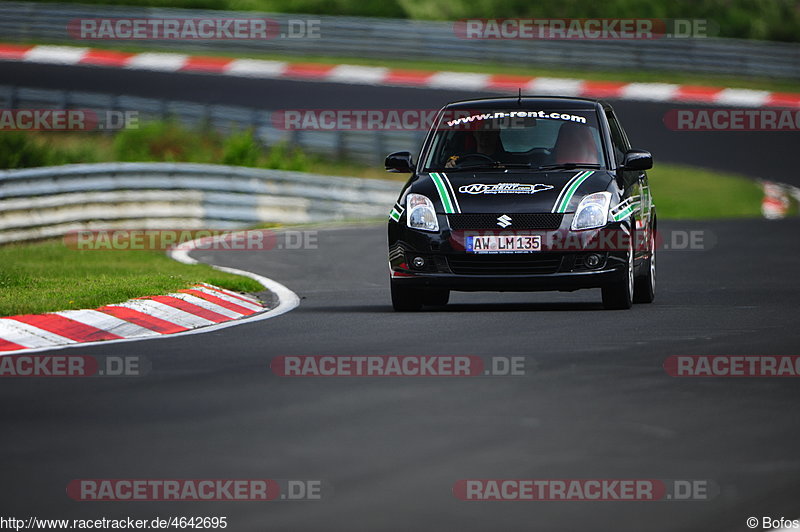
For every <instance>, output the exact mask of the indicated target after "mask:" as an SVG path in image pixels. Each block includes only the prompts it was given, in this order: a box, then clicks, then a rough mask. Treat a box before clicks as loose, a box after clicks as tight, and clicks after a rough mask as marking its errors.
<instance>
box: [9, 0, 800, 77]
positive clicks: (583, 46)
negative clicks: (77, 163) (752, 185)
mask: <svg viewBox="0 0 800 532" xmlns="http://www.w3.org/2000/svg"><path fill="white" fill-rule="evenodd" d="M243 16H259V17H267V18H270V19H273V20H275V21H277V22H279V23H280V24H281V27H282V28H283V27H286V24H287V23H288V21H289V20H297V19H301V18H309V17H305V16H303V15H286V14H274V13H247V14H246V15H245V14H243V13H242V12H225V11H201V10H187V9H159V8H136V7H122V6H91V5H75V4H49V3H27V2H2V3H0V38H2V39H3V40H14V41H24V42H30V41H34V42H50V43H66V44H72V45H91V43H92V42H97V41H85V40H76V39H74V38H72V37H71V36H70V35H69V33H68V32H67V24H68V22H69V21H70V20H73V19H77V18H82V17H85V18H96V17H107V18H117V17H118V18H149V17H172V18H177V17H186V18H203V17H231V18H237V17H238V18H242V17H243ZM311 18H313V19H315V20H319V23H320V37H319V38H294V39H291V38H276V39H271V40H252V41H243V40H239V41H236V40H217V41H213V43H208V42H201V41H186V40H181V41H179V40H171V41H163V40H162V41H135V42H134V44H136V45H137V46H149V47H153V48H159V49H172V50H176V51H177V50H186V51H198V50H200V51H202V50H205V51H225V52H262V53H280V54H289V55H314V56H323V55H327V56H340V57H371V58H378V59H382V58H392V59H397V58H401V59H402V58H405V59H414V60H420V59H423V60H424V59H429V60H438V61H456V62H483V63H502V64H511V65H520V66H554V67H569V68H570V69H614V70H659V71H663V70H672V71H680V72H697V73H703V74H708V73H714V74H730V75H738V76H770V77H779V78H794V79H798V78H800V45H798V44H793V43H776V42H760V41H749V40H739V39H719V38H697V39H654V40H635V41H630V40H628V41H623V40H616V41H615V40H607V41H603V40H586V41H582V40H473V39H461V38H459V37H457V36H456V34H455V33H454V31H453V24H452V23H448V22H424V21H407V20H395V19H381V18H362V17H333V16H314V17H311ZM126 42H127V43H128V44H130V43H131V41H126ZM102 43H103V44H105V45H108V44H109V43H110V41H102Z"/></svg>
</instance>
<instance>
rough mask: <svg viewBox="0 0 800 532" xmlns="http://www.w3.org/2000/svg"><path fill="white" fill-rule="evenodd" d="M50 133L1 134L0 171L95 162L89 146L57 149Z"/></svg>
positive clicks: (6, 132)
mask: <svg viewBox="0 0 800 532" xmlns="http://www.w3.org/2000/svg"><path fill="white" fill-rule="evenodd" d="M64 134H65V133H60V132H58V133H50V134H48V135H40V136H36V135H33V134H31V133H27V132H15V131H3V132H0V169H5V168H30V167H32V166H53V165H59V164H72V163H80V162H93V161H94V160H95V157H94V154H93V153H92V150H91V148H90V147H88V146H82V145H81V146H77V147H69V148H56V147H54V146H53V145H52V142H51V140H52V139H53V135H64Z"/></svg>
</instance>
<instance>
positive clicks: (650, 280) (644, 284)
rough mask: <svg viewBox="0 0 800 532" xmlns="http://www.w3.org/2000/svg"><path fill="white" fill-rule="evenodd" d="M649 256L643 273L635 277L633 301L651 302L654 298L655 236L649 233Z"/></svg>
mask: <svg viewBox="0 0 800 532" xmlns="http://www.w3.org/2000/svg"><path fill="white" fill-rule="evenodd" d="M649 252H650V258H649V259H647V262H646V263H645V265H644V266H645V272H646V273H645V274H644V275H642V276H641V277H639V278H638V279H636V284H635V285H634V287H633V302H634V303H652V302H653V300H654V299H655V298H656V238H655V235H654V234H653V232H651V233H650V249H649Z"/></svg>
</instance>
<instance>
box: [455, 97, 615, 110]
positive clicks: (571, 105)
mask: <svg viewBox="0 0 800 532" xmlns="http://www.w3.org/2000/svg"><path fill="white" fill-rule="evenodd" d="M598 105H599V106H602V107H608V104H606V103H605V102H603V101H601V100H592V99H589V98H572V97H563V96H522V97H519V96H509V97H502V98H477V99H474V100H459V101H456V102H451V103H448V104H447V105H446V106H445V108H447V109H464V108H467V109H494V108H504V107H522V108H523V109H541V108H545V109H554V110H558V109H571V110H579V109H587V110H591V109H597V107H598Z"/></svg>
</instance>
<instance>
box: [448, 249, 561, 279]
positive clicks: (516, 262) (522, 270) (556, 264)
mask: <svg viewBox="0 0 800 532" xmlns="http://www.w3.org/2000/svg"><path fill="white" fill-rule="evenodd" d="M561 258H562V255H561V254H560V253H515V254H496V255H494V254H492V255H467V256H463V257H462V256H458V257H448V258H447V262H448V263H449V265H450V270H451V271H452V272H453V273H456V274H461V275H526V274H545V273H556V272H557V271H558V270H559V268H560V267H561Z"/></svg>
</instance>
